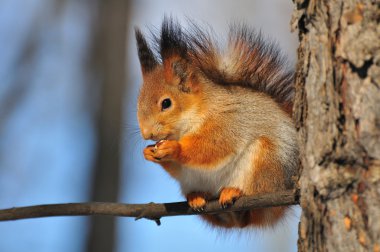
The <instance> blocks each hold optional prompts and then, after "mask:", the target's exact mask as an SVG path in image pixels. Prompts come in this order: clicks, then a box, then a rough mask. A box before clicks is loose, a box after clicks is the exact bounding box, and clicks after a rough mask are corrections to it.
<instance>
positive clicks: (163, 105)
mask: <svg viewBox="0 0 380 252" xmlns="http://www.w3.org/2000/svg"><path fill="white" fill-rule="evenodd" d="M171 105H172V101H171V100H170V99H169V98H166V99H164V100H163V101H162V103H161V110H165V109H167V108H169V107H170V106H171Z"/></svg>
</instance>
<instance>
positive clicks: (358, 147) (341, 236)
mask: <svg viewBox="0 0 380 252" xmlns="http://www.w3.org/2000/svg"><path fill="white" fill-rule="evenodd" d="M294 2H295V4H296V10H295V12H294V16H293V21H292V25H293V28H298V31H299V39H300V46H299V49H298V56H299V62H298V65H297V75H296V100H295V106H294V107H295V111H294V115H295V118H296V124H297V129H298V131H299V141H300V144H301V150H302V153H301V163H302V166H303V171H302V174H301V178H300V186H301V207H302V209H303V213H302V217H301V223H300V227H299V235H300V236H299V241H298V247H299V251H374V252H379V251H380V24H379V22H380V2H379V1H375V0H373V1H370V0H363V1H359V0H349V1H347V0H294Z"/></svg>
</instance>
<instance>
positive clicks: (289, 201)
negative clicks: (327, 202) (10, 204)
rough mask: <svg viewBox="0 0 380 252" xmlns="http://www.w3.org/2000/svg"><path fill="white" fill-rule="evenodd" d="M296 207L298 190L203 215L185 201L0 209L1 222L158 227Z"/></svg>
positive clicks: (212, 206)
mask: <svg viewBox="0 0 380 252" xmlns="http://www.w3.org/2000/svg"><path fill="white" fill-rule="evenodd" d="M296 204H299V193H298V191H294V190H289V191H284V192H276V193H271V194H263V195H256V196H250V197H242V198H240V199H238V200H236V202H235V203H234V204H233V205H232V206H230V207H228V208H225V209H223V208H222V207H221V206H220V205H219V203H218V201H216V200H214V201H210V202H208V203H207V205H206V207H205V208H204V211H202V212H197V211H194V210H192V209H191V208H190V207H189V206H188V204H187V202H175V203H163V204H156V203H148V204H121V203H105V202H90V203H67V204H49V205H36V206H27V207H15V208H9V209H3V210H0V221H9V220H19V219H28V218H38V217H50V216H89V215H109V216H122V217H135V218H136V220H137V219H141V218H146V219H150V220H154V221H156V223H157V224H158V225H160V218H161V217H165V216H176V215H196V214H212V213H218V212H229V211H242V210H249V209H255V208H265V207H274V206H286V205H296Z"/></svg>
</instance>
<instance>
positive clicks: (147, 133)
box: [141, 128, 153, 140]
mask: <svg viewBox="0 0 380 252" xmlns="http://www.w3.org/2000/svg"><path fill="white" fill-rule="evenodd" d="M141 135H142V137H143V138H144V139H145V140H148V139H151V138H152V135H153V134H152V131H151V130H150V129H149V128H142V129H141Z"/></svg>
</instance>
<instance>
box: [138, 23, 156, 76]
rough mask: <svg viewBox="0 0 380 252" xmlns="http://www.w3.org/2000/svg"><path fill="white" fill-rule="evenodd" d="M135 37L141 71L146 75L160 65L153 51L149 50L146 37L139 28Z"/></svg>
mask: <svg viewBox="0 0 380 252" xmlns="http://www.w3.org/2000/svg"><path fill="white" fill-rule="evenodd" d="M135 36H136V42H137V49H138V55H139V60H140V65H141V70H142V72H143V74H145V73H148V72H150V71H152V70H153V69H155V68H156V66H157V65H158V62H157V59H156V57H155V56H154V53H153V51H152V50H151V49H150V48H149V45H148V43H147V41H146V39H145V38H144V35H143V34H142V33H141V31H140V30H139V29H138V28H135Z"/></svg>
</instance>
